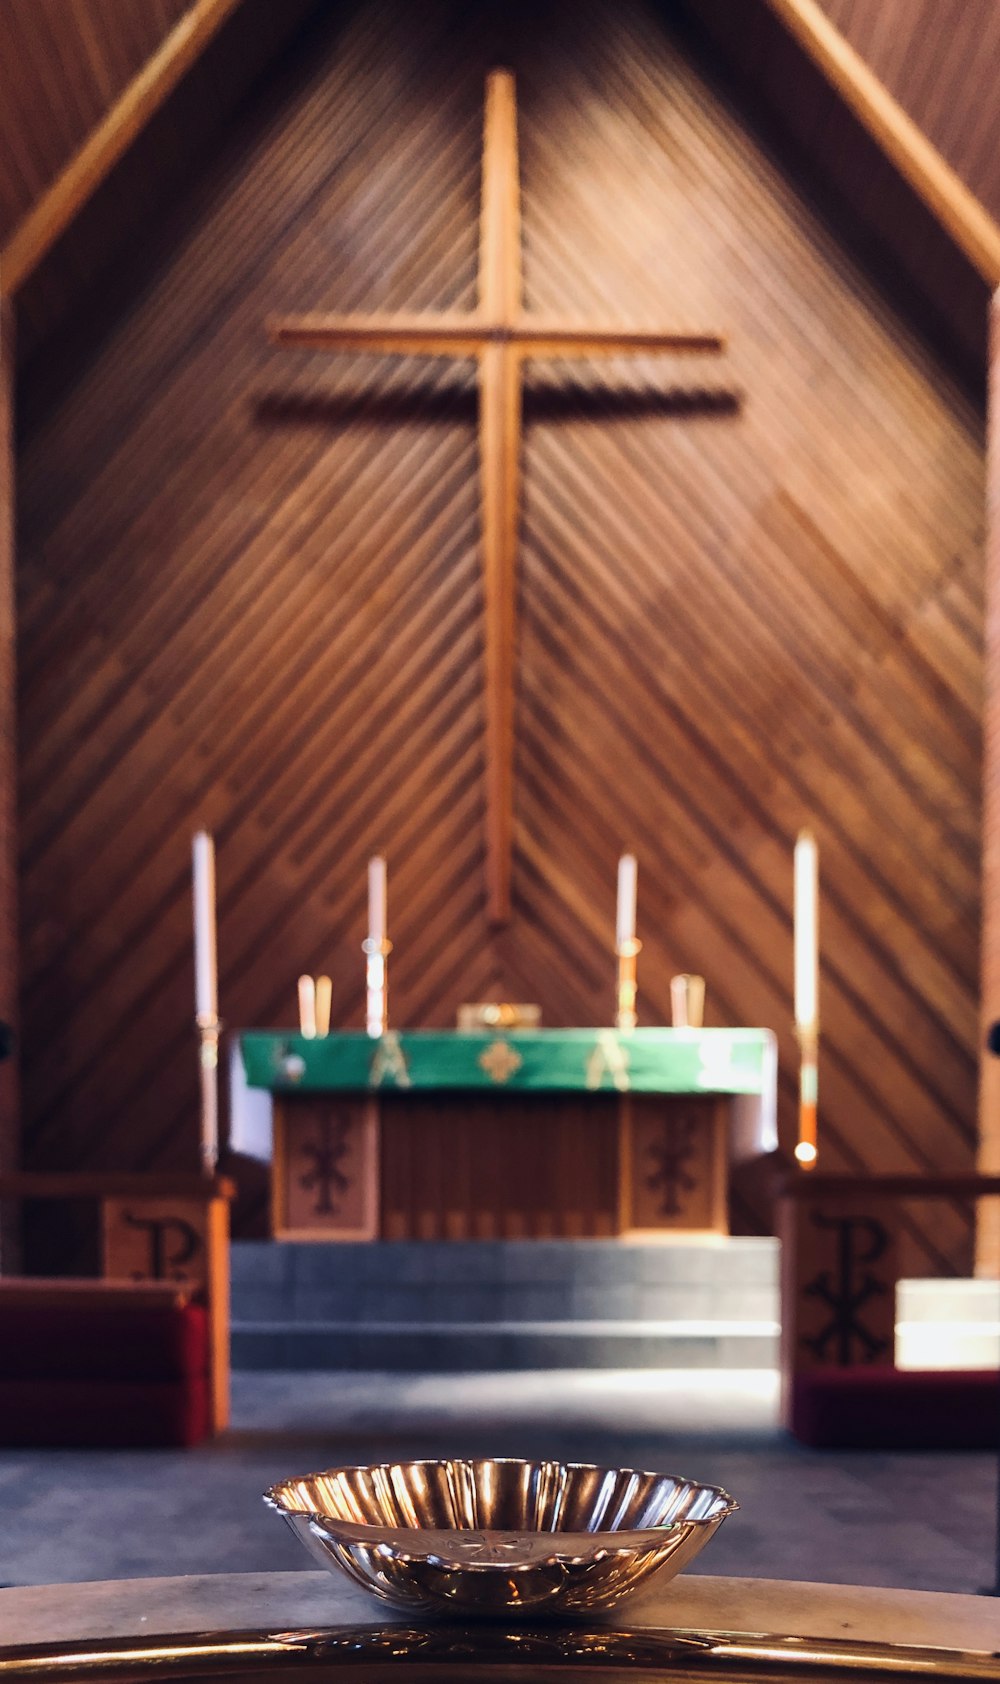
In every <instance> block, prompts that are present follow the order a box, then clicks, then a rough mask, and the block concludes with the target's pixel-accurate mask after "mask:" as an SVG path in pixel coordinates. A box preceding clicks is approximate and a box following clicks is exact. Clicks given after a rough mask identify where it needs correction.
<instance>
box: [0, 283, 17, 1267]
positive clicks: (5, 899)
mask: <svg viewBox="0 0 1000 1684" xmlns="http://www.w3.org/2000/svg"><path fill="white" fill-rule="evenodd" d="M15 346H16V318H15V312H14V304H13V301H12V300H11V299H8V298H4V297H3V296H2V295H0V1023H3V1024H4V1025H5V1026H6V1027H7V1030H8V1031H13V1030H15V1029H16V1026H17V992H18V986H17V985H18V965H17V947H18V920H17V875H18V861H17V840H16V835H15V831H16V810H15V806H16V790H17V752H16V748H15V733H16V717H15V673H14V659H15V656H14V642H15V640H14V538H15V504H16V469H17V458H16V445H15V415H14V408H15V404H14V385H15V380H14V370H15ZM0 1033H2V1031H0ZM5 1050H9V1048H7V1049H5ZM19 1147H20V1142H19V1140H18V1096H17V1064H16V1062H15V1061H14V1060H2V1061H0V1174H2V1173H3V1171H4V1170H8V1169H12V1168H13V1167H14V1166H15V1164H16V1163H17V1158H18V1152H19ZM6 1214H7V1213H6V1211H0V1263H2V1264H3V1265H4V1266H7V1265H9V1263H10V1261H11V1259H12V1256H13V1252H12V1242H11V1236H10V1231H9V1228H10V1225H9V1224H6V1223H5V1222H4V1220H3V1218H4V1216H5V1215H6Z"/></svg>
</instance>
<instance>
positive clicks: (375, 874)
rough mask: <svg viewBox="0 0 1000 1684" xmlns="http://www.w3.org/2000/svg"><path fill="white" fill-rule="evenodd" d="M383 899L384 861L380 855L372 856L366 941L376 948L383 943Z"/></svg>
mask: <svg viewBox="0 0 1000 1684" xmlns="http://www.w3.org/2000/svg"><path fill="white" fill-rule="evenodd" d="M385 899H386V878H385V860H384V859H383V857H382V855H381V854H373V856H372V858H371V859H370V860H369V861H368V939H369V941H371V942H374V944H375V946H376V947H381V946H382V944H383V942H384V941H385V930H386V922H385Z"/></svg>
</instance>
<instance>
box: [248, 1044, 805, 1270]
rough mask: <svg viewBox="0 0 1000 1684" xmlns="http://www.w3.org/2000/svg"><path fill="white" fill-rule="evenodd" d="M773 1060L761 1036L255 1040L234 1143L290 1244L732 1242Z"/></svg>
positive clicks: (769, 1119)
mask: <svg viewBox="0 0 1000 1684" xmlns="http://www.w3.org/2000/svg"><path fill="white" fill-rule="evenodd" d="M774 1065H775V1050H774V1039H773V1036H771V1035H770V1034H769V1032H767V1031H765V1030H754V1029H706V1030H671V1029H642V1030H635V1031H633V1032H631V1033H630V1034H619V1033H618V1032H616V1031H614V1030H586V1029H571V1030H539V1029H533V1030H522V1031H510V1032H504V1033H499V1034H498V1033H494V1032H489V1031H483V1032H480V1031H464V1032H463V1031H459V1032H454V1033H449V1032H444V1031H427V1030H424V1031H410V1032H403V1033H388V1034H386V1035H383V1036H382V1037H380V1038H378V1039H374V1040H373V1039H371V1038H369V1037H368V1036H367V1035H363V1034H355V1033H340V1034H332V1035H329V1036H325V1037H323V1038H322V1039H316V1040H308V1039H306V1038H305V1037H303V1036H300V1035H295V1034H287V1033H281V1032H274V1031H250V1032H247V1033H244V1034H243V1035H241V1036H240V1037H239V1038H238V1041H237V1056H236V1058H235V1060H234V1064H233V1069H234V1078H235V1079H234V1084H233V1088H234V1091H233V1104H232V1126H231V1141H230V1143H231V1145H232V1146H233V1147H234V1148H235V1149H236V1150H244V1151H250V1152H251V1153H252V1154H253V1155H254V1156H258V1157H267V1156H270V1157H271V1158H272V1163H273V1171H272V1224H273V1232H274V1234H275V1236H276V1237H277V1238H280V1239H310V1240H357V1239H389V1240H401V1239H426V1240H439V1239H455V1240H461V1239H498V1238H502V1239H549V1238H561V1239H585V1238H613V1237H616V1236H619V1235H628V1234H648V1233H669V1232H670V1231H672V1230H680V1231H684V1232H714V1233H720V1234H721V1233H726V1232H728V1226H729V1224H728V1210H727V1202H728V1201H727V1182H728V1164H729V1162H730V1160H731V1158H732V1157H733V1156H737V1157H746V1156H751V1155H754V1154H755V1153H757V1152H760V1151H765V1150H768V1149H770V1148H771V1147H772V1146H773V1144H774V1139H773V1136H774ZM268 1096H270V1098H271V1102H272V1103H271V1106H270V1107H269V1108H268V1109H267V1110H265V1111H264V1112H262V1111H261V1108H260V1104H259V1101H260V1100H261V1099H263V1100H264V1102H265V1106H266V1105H267V1097H268ZM254 1101H257V1104H256V1107H255V1104H254Z"/></svg>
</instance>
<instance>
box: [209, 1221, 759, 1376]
mask: <svg viewBox="0 0 1000 1684" xmlns="http://www.w3.org/2000/svg"><path fill="white" fill-rule="evenodd" d="M232 1256H233V1340H232V1352H233V1364H234V1366H235V1367H237V1368H252V1369H266V1368H276V1369H281V1368H294V1369H310V1368H315V1369H324V1368H326V1369H341V1370H344V1369H362V1368H374V1369H389V1370H393V1369H395V1370H408V1371H411V1372H413V1371H419V1370H421V1369H431V1370H438V1371H450V1372H458V1371H463V1370H464V1371H473V1370H475V1371H482V1370H488V1369H493V1368H499V1369H534V1368H539V1367H548V1368H588V1367H593V1368H679V1367H688V1368H716V1367H721V1368H761V1367H765V1368H770V1367H773V1365H774V1363H775V1361H776V1357H777V1331H778V1282H777V1273H778V1268H777V1265H778V1248H777V1242H776V1241H774V1240H771V1239H756V1238H742V1237H741V1238H737V1239H720V1238H719V1237H717V1236H711V1237H710V1238H707V1239H695V1240H687V1239H685V1240H671V1241H669V1242H665V1243H659V1242H654V1243H648V1244H646V1243H632V1242H621V1241H615V1240H582V1241H577V1240H540V1241H538V1240H477V1241H455V1242H435V1241H424V1242H421V1241H376V1242H373V1243H371V1244H357V1245H354V1244H344V1245H334V1244H322V1243H317V1244H307V1243H301V1244H298V1243H289V1244H276V1243H272V1242H269V1241H262V1242H261V1241H241V1242H237V1243H236V1244H234V1246H233V1252H232Z"/></svg>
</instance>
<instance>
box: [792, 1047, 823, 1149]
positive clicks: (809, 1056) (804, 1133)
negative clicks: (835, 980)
mask: <svg viewBox="0 0 1000 1684" xmlns="http://www.w3.org/2000/svg"><path fill="white" fill-rule="evenodd" d="M795 1035H796V1039H797V1040H798V1043H799V1138H798V1144H797V1145H796V1148H795V1157H796V1161H797V1162H798V1164H799V1165H800V1167H801V1168H802V1169H814V1168H815V1166H816V1158H817V1156H818V1147H819V1142H818V1136H817V1102H818V1099H819V1024H818V1023H800V1024H797V1025H796V1028H795Z"/></svg>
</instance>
